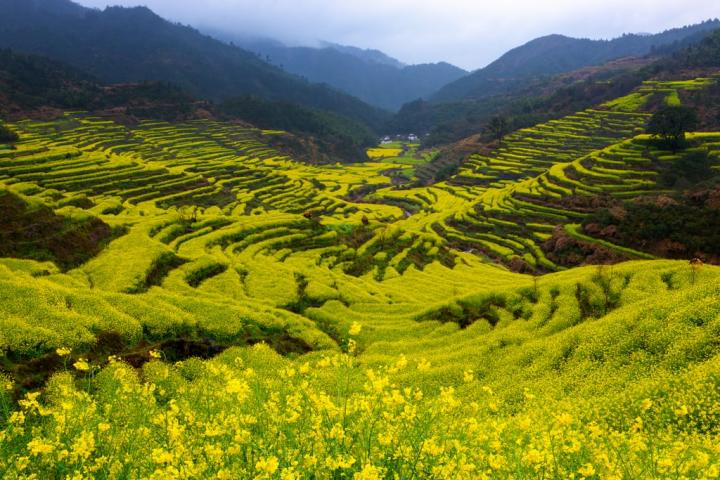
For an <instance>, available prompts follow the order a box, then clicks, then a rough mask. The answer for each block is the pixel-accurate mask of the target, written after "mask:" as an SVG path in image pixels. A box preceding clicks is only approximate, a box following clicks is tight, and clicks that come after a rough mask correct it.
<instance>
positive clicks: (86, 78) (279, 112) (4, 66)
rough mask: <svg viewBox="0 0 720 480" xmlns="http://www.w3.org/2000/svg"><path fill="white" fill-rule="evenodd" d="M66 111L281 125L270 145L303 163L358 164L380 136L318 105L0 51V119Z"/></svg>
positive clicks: (126, 119) (129, 118)
mask: <svg viewBox="0 0 720 480" xmlns="http://www.w3.org/2000/svg"><path fill="white" fill-rule="evenodd" d="M65 110H84V111H89V112H92V113H94V114H97V115H100V116H104V117H109V118H112V119H115V120H119V121H122V123H126V124H134V123H136V122H137V120H138V119H154V120H166V121H171V122H177V121H184V120H192V119H208V118H217V119H222V120H225V121H228V122H235V123H237V122H238V121H240V122H243V123H248V124H251V125H252V126H254V127H258V128H262V129H268V130H283V131H286V132H289V134H285V135H274V136H272V137H270V138H271V139H272V143H273V146H275V147H277V148H278V149H280V150H283V151H285V152H287V153H289V154H291V155H292V156H293V157H295V158H297V159H299V160H303V161H306V162H308V163H335V162H338V161H341V162H357V161H362V160H364V159H366V155H365V150H366V149H367V148H368V147H370V146H373V145H374V144H375V143H376V141H377V140H376V135H374V134H373V132H372V131H371V130H370V129H369V128H367V127H365V126H364V125H363V124H361V123H359V122H356V121H354V120H351V119H348V118H347V117H343V116H341V115H335V114H332V113H329V112H325V111H322V110H317V109H313V108H309V107H302V106H299V105H295V104H291V103H286V102H271V101H267V100H262V99H259V98H257V97H235V98H232V99H229V100H225V101H222V102H220V103H217V104H212V103H210V102H205V101H198V100H196V99H194V98H193V97H192V96H191V95H189V94H188V93H186V92H185V91H183V90H182V89H180V88H179V87H177V86H174V85H171V84H167V83H163V82H141V83H125V84H118V85H104V84H102V83H101V82H100V81H99V80H97V79H95V78H94V77H92V76H91V75H89V74H87V73H84V72H82V71H80V70H78V69H76V68H73V67H70V66H67V65H64V64H62V63H60V62H56V61H53V60H50V59H48V58H45V57H41V56H37V55H26V54H18V53H15V52H13V51H11V50H0V116H2V117H3V118H8V119H25V118H29V117H30V118H41V119H48V120H50V119H54V118H58V117H61V116H62V115H63V111H65ZM1 127H2V124H0V143H1V142H2V137H3V135H2V133H3V131H2V128H1Z"/></svg>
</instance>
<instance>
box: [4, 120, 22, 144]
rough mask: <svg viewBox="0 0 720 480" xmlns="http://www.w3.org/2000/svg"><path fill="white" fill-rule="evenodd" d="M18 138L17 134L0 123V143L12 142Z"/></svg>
mask: <svg viewBox="0 0 720 480" xmlns="http://www.w3.org/2000/svg"><path fill="white" fill-rule="evenodd" d="M18 140H19V137H18V134H17V133H15V132H13V131H12V130H10V129H9V128H7V127H6V126H5V125H3V124H2V123H0V143H12V142H17V141H18Z"/></svg>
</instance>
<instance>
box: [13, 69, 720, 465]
mask: <svg viewBox="0 0 720 480" xmlns="http://www.w3.org/2000/svg"><path fill="white" fill-rule="evenodd" d="M719 82H720V77H718V76H717V75H715V76H712V77H701V78H697V79H694V80H690V81H650V82H646V83H644V84H642V85H641V86H640V87H639V88H638V89H637V91H635V92H632V93H631V94H629V95H628V96H626V97H621V98H618V99H615V100H614V101H612V102H607V103H605V104H602V105H597V106H596V107H595V108H592V109H588V110H585V111H581V112H577V113H575V114H573V115H570V116H568V117H565V118H562V119H560V120H556V121H552V122H549V123H547V124H542V125H538V126H535V127H533V128H531V129H526V130H521V131H518V132H515V133H513V134H512V135H510V136H508V137H507V138H506V139H505V141H504V142H503V146H502V147H500V148H498V149H496V150H494V151H490V152H484V153H477V154H476V155H474V156H473V157H472V158H471V159H470V160H469V161H468V162H467V163H465V164H464V165H463V166H462V167H461V168H460V170H459V172H458V173H457V174H456V175H452V176H450V177H449V179H448V180H447V181H446V182H441V183H436V184H434V185H431V186H427V187H416V188H408V187H407V186H398V185H393V183H392V182H391V179H390V178H389V176H388V175H389V174H390V171H391V170H392V168H393V166H392V165H391V164H390V163H385V162H383V161H380V160H377V161H375V162H369V163H364V164H357V165H324V166H322V165H307V164H304V163H300V162H297V161H295V160H293V159H292V158H289V157H287V156H284V155H282V154H281V153H279V152H278V151H277V150H276V149H274V148H273V147H272V139H273V137H274V136H275V135H278V134H279V132H273V131H265V132H262V135H261V136H258V135H257V132H256V131H254V130H252V129H249V128H247V127H244V126H241V125H233V124H229V123H223V122H219V121H215V120H194V121H189V122H180V123H166V122H161V121H153V120H149V121H148V120H146V121H141V122H139V123H138V124H136V125H121V124H118V123H115V122H112V121H110V120H107V119H102V118H97V117H95V116H93V115H90V114H87V113H82V112H73V113H67V114H66V115H64V116H63V117H62V118H59V119H56V120H52V121H32V120H25V121H18V122H13V123H11V124H9V127H10V128H11V129H12V130H14V131H16V132H18V133H19V135H20V139H19V141H17V142H14V144H13V145H12V146H4V147H0V179H2V180H0V185H1V188H2V191H3V194H2V198H4V199H7V201H8V202H9V203H12V204H13V205H15V206H16V207H14V208H16V210H17V212H18V215H17V216H16V218H17V220H15V221H13V225H16V226H17V227H16V230H17V231H22V226H23V225H24V224H25V223H23V222H26V221H27V220H28V219H31V218H33V217H32V215H33V213H32V212H33V211H39V212H43V213H42V216H43V217H44V218H47V222H45V225H46V226H45V227H43V228H45V229H46V230H45V231H47V232H48V237H49V238H52V237H53V235H52V232H54V231H57V230H58V226H62V225H80V224H78V223H74V222H77V221H79V220H78V219H82V218H84V219H86V220H85V221H87V219H95V220H92V222H93V223H92V224H91V225H95V227H94V228H110V229H113V230H115V231H117V232H118V234H119V236H116V237H114V238H112V239H110V241H109V242H100V243H99V244H98V246H99V250H98V251H97V252H96V253H94V254H92V255H91V258H89V259H86V260H82V261H81V262H79V263H62V264H61V262H60V261H59V260H57V259H58V257H57V255H60V256H61V257H59V258H61V259H65V258H77V257H76V254H77V253H80V252H83V251H85V247H84V246H82V245H75V249H76V250H72V249H70V250H67V249H66V250H64V251H59V252H56V253H55V254H54V255H56V256H55V257H52V256H47V257H44V258H43V257H38V256H35V255H34V254H28V249H27V248H25V250H21V249H16V250H14V251H10V253H9V254H10V255H12V257H14V258H3V259H0V273H1V275H0V277H1V278H0V295H2V296H3V297H4V298H6V299H7V301H5V302H0V325H1V326H2V328H0V332H1V333H0V350H2V353H3V355H2V369H3V371H4V372H6V373H4V374H3V382H4V384H5V388H4V389H2V390H0V392H2V393H0V432H2V435H3V439H4V441H3V442H2V443H0V467H2V469H3V471H4V472H6V474H9V475H11V476H12V475H14V476H19V475H20V474H31V473H34V474H37V475H38V476H41V477H48V478H52V477H54V476H57V475H58V473H59V472H60V471H78V472H83V473H84V474H86V475H94V476H95V477H98V476H99V477H101V478H110V477H112V476H113V475H116V473H113V472H127V474H128V475H139V476H151V475H156V476H161V477H162V476H167V475H171V474H173V472H176V471H181V470H182V471H184V472H187V474H188V475H192V476H213V475H220V476H223V475H226V474H227V475H229V476H230V477H233V476H240V477H242V476H261V477H264V478H270V477H272V476H273V475H275V476H278V475H280V474H283V475H289V474H292V475H299V476H300V477H301V478H302V477H303V476H312V475H314V476H316V477H317V476H319V477H321V478H331V477H333V476H334V475H344V476H346V477H353V476H356V478H362V477H357V476H359V475H365V476H369V477H370V478H373V477H372V475H375V478H379V476H380V475H384V474H385V472H399V473H400V474H405V475H407V476H412V475H416V476H421V477H430V476H438V477H442V478H475V477H477V476H478V475H487V476H492V477H495V478H508V479H509V478H535V476H536V473H537V469H542V470H543V471H545V472H546V473H547V475H549V476H550V477H551V478H567V477H569V476H571V475H575V476H576V477H578V476H579V477H578V478H593V476H598V475H611V474H613V472H618V471H622V472H623V473H622V474H621V477H622V476H624V477H625V478H634V479H644V478H656V477H657V476H658V475H664V474H666V473H667V472H669V471H670V470H669V469H670V468H671V467H670V466H671V465H680V467H678V468H682V469H683V472H685V474H686V475H687V476H688V477H689V478H699V477H700V476H701V475H702V473H703V472H707V471H708V468H710V467H712V466H713V465H717V464H719V463H720V452H717V451H716V450H713V449H714V448H715V442H714V440H715V438H716V435H717V434H718V433H720V432H718V431H717V429H716V425H718V424H720V423H718V422H717V421H716V417H717V415H718V412H717V405H718V400H719V399H720V392H718V391H717V381H716V377H717V371H718V358H720V357H718V355H719V354H720V351H719V350H718V348H717V342H716V330H717V327H718V325H717V323H718V318H720V317H719V316H718V315H720V309H718V305H720V302H718V299H720V269H719V268H718V267H716V266H712V265H702V264H701V263H699V262H693V263H689V262H688V260H687V257H686V259H685V260H681V261H677V260H662V259H653V257H652V255H651V254H649V253H647V252H644V251H643V250H642V248H643V246H642V245H637V246H623V245H620V244H616V243H613V242H614V241H616V240H622V238H621V237H617V238H616V239H613V240H609V239H607V238H605V237H593V236H592V231H586V230H583V226H582V225H583V224H584V221H585V220H590V219H592V212H593V211H597V209H596V208H595V206H594V205H609V206H615V205H617V204H615V205H610V204H609V203H608V202H609V201H610V200H612V201H616V202H623V201H625V200H630V199H633V198H637V197H639V196H649V195H658V194H664V195H668V194H669V193H668V192H669V191H676V192H682V191H684V189H685V187H684V186H681V185H678V186H677V189H675V188H676V187H675V185H676V182H673V183H672V184H671V183H669V179H670V178H671V177H669V176H668V175H666V172H671V173H672V172H674V173H675V174H677V171H675V170H673V167H674V166H675V165H679V164H682V162H683V161H684V159H685V158H686V157H688V156H690V155H695V154H697V153H703V154H704V155H705V157H706V158H707V159H708V160H709V163H708V166H709V168H710V174H711V175H710V176H712V175H715V176H720V171H719V170H718V168H720V163H719V162H720V156H718V153H720V150H718V146H719V145H720V133H719V132H717V131H712V132H694V133H692V134H691V135H689V141H690V142H691V146H690V148H688V149H687V150H682V151H678V152H674V153H673V152H670V151H666V150H661V149H659V148H658V147H657V145H656V143H654V142H653V140H652V139H650V138H649V137H648V136H647V135H645V134H642V133H641V132H642V131H643V128H644V125H645V124H646V122H647V119H648V117H649V113H647V112H648V110H649V109H651V108H652V105H653V104H654V103H655V102H656V101H661V102H667V101H668V99H673V100H672V101H673V102H675V101H676V100H675V99H678V100H679V101H680V102H681V103H689V102H691V101H693V99H694V98H696V97H698V96H702V94H703V92H706V91H712V89H713V88H717V86H718V83H719ZM692 178H693V177H687V178H686V180H687V181H691V180H692ZM708 178H709V177H708V175H707V173H706V174H705V175H704V181H708ZM358 191H360V193H359V194H358ZM350 198H353V199H356V200H352V201H351V200H350ZM708 198H709V197H708ZM713 198H714V197H713ZM18 199H19V200H18ZM357 199H359V200H357ZM603 201H605V203H602V202H603ZM706 207H707V208H712V209H714V208H717V202H715V203H713V202H709V203H707V204H706ZM33 208H35V209H39V210H33ZM37 218H38V219H39V218H40V217H39V216H38V217H37ZM626 218H628V219H629V218H630V216H628V217H626ZM710 218H711V220H710V221H711V222H714V221H715V220H712V219H716V218H717V217H716V215H715V216H711V217H710ZM62 219H66V220H62ZM71 219H75V220H71ZM67 222H70V223H67ZM103 225H105V226H107V227H102V226H103ZM84 228H85V227H84ZM61 230H62V229H61ZM706 231H709V232H712V231H715V230H712V229H706ZM560 233H562V236H560ZM19 238H22V237H18V236H16V235H10V236H8V237H7V238H6V243H7V242H10V243H13V242H18V239H19ZM708 240H710V242H709V243H712V239H711V238H710V237H708ZM66 245H67V244H66ZM560 245H562V247H560ZM562 248H568V249H569V250H562ZM578 249H580V250H578ZM582 249H588V250H589V251H587V252H584V253H583V252H582ZM687 253H688V254H690V255H695V253H696V252H687ZM708 253H710V252H708ZM629 259H634V260H633V261H627V260H629ZM47 260H51V261H47ZM707 260H708V261H710V260H712V258H707ZM52 261H55V262H57V263H52ZM585 262H600V263H606V262H610V263H615V262H620V263H616V264H614V265H612V266H587V267H580V268H569V269H567V268H566V267H569V266H574V265H578V264H580V263H585ZM503 264H506V265H508V266H510V267H511V268H512V269H515V270H518V271H523V272H534V273H541V272H554V273H547V274H544V275H538V276H533V275H528V274H527V273H517V272H513V271H511V270H509V269H507V268H504V267H503V266H502V265H503ZM59 266H62V268H59ZM137 438H143V439H144V441H143V442H140V443H138V442H137V441H136V439H137ZM548 439H549V440H548ZM637 445H643V448H642V449H638V447H637ZM310 448H312V450H307V451H311V452H312V453H298V452H303V451H306V450H305V449H310ZM397 449H401V450H400V451H405V452H408V454H407V455H408V456H407V457H406V456H405V455H398V450H397ZM65 450H67V451H68V452H75V453H68V454H65V453H63V452H64V451H65ZM117 451H122V452H124V453H123V455H122V456H118V455H117V454H116V452H117ZM633 452H635V453H633ZM23 458H28V459H29V458H34V459H36V461H33V462H29V461H28V462H25V460H23ZM108 458H112V459H113V460H112V463H109V464H108V461H107V460H105V459H108ZM188 458H190V459H193V465H192V466H191V467H190V466H188V464H187V459H188ZM248 458H250V459H251V460H248ZM320 459H325V460H320ZM388 459H391V460H388ZM658 459H659V460H658ZM671 462H675V463H671ZM621 465H622V467H621ZM190 472H192V473H190ZM223 472H225V473H223Z"/></svg>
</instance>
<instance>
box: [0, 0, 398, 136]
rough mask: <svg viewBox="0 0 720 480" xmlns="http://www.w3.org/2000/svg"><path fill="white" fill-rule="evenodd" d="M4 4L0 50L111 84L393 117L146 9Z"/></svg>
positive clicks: (376, 121) (374, 119)
mask: <svg viewBox="0 0 720 480" xmlns="http://www.w3.org/2000/svg"><path fill="white" fill-rule="evenodd" d="M0 8H1V9H2V11H3V15H2V16H1V17H0V48H10V49H12V50H15V51H18V52H23V53H32V54H38V55H43V56H46V57H49V58H51V59H54V60H58V61H61V62H63V63H66V64H69V65H71V66H73V67H76V68H78V69H80V70H82V71H84V72H88V73H89V74H91V75H93V76H94V77H96V78H98V79H100V80H101V81H102V82H105V83H114V84H118V83H137V82H143V81H148V80H153V81H163V82H169V83H172V84H174V85H177V86H179V87H180V88H183V89H184V90H186V91H187V92H189V93H190V94H192V95H195V96H196V97H199V98H203V99H211V100H222V99H227V98H231V97H236V96H243V95H255V96H259V97H261V98H264V99H267V100H274V101H286V102H292V103H298V104H301V105H304V106H307V107H312V108H317V109H321V110H327V111H332V112H335V113H336V114H340V115H343V116H346V117H348V118H351V119H354V120H356V121H360V122H362V123H364V124H366V125H373V126H374V125H380V124H381V123H382V122H383V120H384V119H385V118H386V114H385V113H384V112H382V111H381V110H379V109H376V108H374V107H371V106H369V105H367V104H365V103H363V102H361V101H360V100H358V99H356V98H354V97H351V96H350V95H347V94H343V93H340V92H338V91H336V90H332V89H330V88H328V87H327V86H323V85H318V84H311V83H308V82H307V81H304V80H302V79H300V78H299V77H295V76H293V75H290V74H287V73H285V72H284V71H282V70H281V69H279V68H277V67H273V66H271V65H269V64H267V63H265V62H263V61H262V60H260V59H258V58H257V57H256V56H255V55H254V54H252V53H250V52H247V51H245V50H242V49H239V48H237V47H233V46H230V45H227V44H224V43H223V42H220V41H218V40H215V39H212V38H210V37H207V36H204V35H202V34H200V33H199V32H198V31H196V30H194V29H192V28H190V27H185V26H181V25H177V24H172V23H170V22H168V21H166V20H163V19H162V18H160V17H159V16H157V15H155V14H154V13H153V12H152V11H150V10H149V9H147V8H141V7H138V8H120V7H112V8H107V9H105V10H103V11H99V10H91V9H85V8H82V7H79V6H78V5H75V4H73V3H72V2H70V1H69V0H52V1H50V0H30V1H27V0H2V1H0Z"/></svg>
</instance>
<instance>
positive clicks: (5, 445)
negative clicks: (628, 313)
mask: <svg viewBox="0 0 720 480" xmlns="http://www.w3.org/2000/svg"><path fill="white" fill-rule="evenodd" d="M391 365H392V366H391V367H387V368H374V369H371V368H367V367H364V366H362V365H360V364H359V363H358V360H357V359H356V358H355V357H353V356H350V355H347V354H333V355H329V356H328V355H326V356H323V357H318V358H316V359H314V360H303V361H302V363H296V362H293V361H291V360H288V359H284V358H282V357H280V356H279V355H277V354H276V353H274V352H273V351H272V350H271V349H269V348H268V347H266V346H264V345H258V346H255V347H252V348H237V349H231V350H229V351H226V352H225V353H224V354H222V355H220V356H219V357H217V358H215V359H213V360H208V361H201V360H194V359H191V360H186V361H183V362H179V363H177V364H174V365H170V364H167V363H164V362H162V361H158V360H155V361H151V362H150V363H148V364H146V365H145V366H144V367H143V368H142V371H141V372H138V371H136V370H134V369H132V368H131V367H129V366H128V365H126V364H124V363H122V362H120V361H117V360H116V361H113V362H112V363H109V364H108V365H107V366H106V367H105V368H103V369H102V370H100V371H99V372H98V373H97V375H96V376H94V377H93V378H92V379H91V382H90V383H88V382H85V381H78V380H77V379H76V378H74V377H73V375H72V374H71V372H65V373H60V374H57V375H55V376H54V377H53V378H52V379H51V380H50V382H49V383H48V385H47V388H46V390H45V391H44V392H43V393H42V394H41V393H40V392H32V393H28V394H26V395H25V396H24V397H23V398H22V399H21V400H20V401H19V403H18V406H17V409H15V410H13V411H9V410H6V413H5V417H4V418H5V427H4V428H3V429H2V431H1V432H0V440H1V441H0V470H2V471H3V472H5V476H4V478H108V479H116V478H118V479H119V478H154V479H167V478H187V479H190V478H228V479H229V478H254V479H301V478H348V479H355V480H362V479H365V480H370V479H381V478H442V479H445V478H452V479H482V478H486V479H496V478H497V479H511V478H512V479H517V478H528V479H530V478H533V479H534V478H575V479H597V478H603V479H604V478H610V479H630V478H633V479H642V478H668V479H670V478H673V479H675V478H688V479H690V478H700V479H711V478H717V477H718V475H719V474H720V442H718V438H720V437H719V435H720V384H718V382H717V371H718V366H719V365H720V362H719V361H712V362H709V363H707V364H705V365H702V366H699V367H694V368H692V369H689V370H687V371H685V372H684V373H683V374H682V375H678V376H675V377H673V378H674V380H673V381H672V382H670V383H668V382H666V381H665V380H663V379H658V380H657V381H655V382H650V383H647V382H646V383H645V384H643V387H642V388H640V389H638V390H637V391H635V390H632V389H631V390H629V391H627V392H623V393H622V394H618V396H616V397H615V399H614V400H615V401H607V399H606V400H605V401H596V402H593V401H591V400H588V399H582V398H577V399H574V401H568V402H558V401H552V400H549V399H545V400H546V401H539V400H541V399H542V392H530V391H529V390H528V389H525V390H524V394H523V395H522V397H521V398H518V399H509V398H503V397H502V396H500V395H499V394H497V393H496V392H495V391H494V389H493V388H491V387H490V386H487V385H483V384H482V382H481V380H479V379H477V378H476V376H475V374H474V373H473V372H471V371H465V373H464V374H463V380H464V382H462V383H461V385H460V386H453V385H447V386H441V387H439V388H437V389H434V388H431V387H429V388H427V389H426V390H425V391H423V390H420V389H419V388H417V387H413V386H408V385H402V384H399V383H397V378H401V376H402V375H403V374H411V373H413V372H416V370H415V369H413V368H412V367H411V366H409V365H408V362H407V360H406V359H405V358H404V357H400V358H398V359H397V361H395V362H393V363H392V364H391ZM80 370H82V369H80ZM538 397H539V398H538ZM2 418H3V417H0V419H2Z"/></svg>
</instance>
